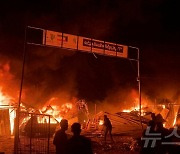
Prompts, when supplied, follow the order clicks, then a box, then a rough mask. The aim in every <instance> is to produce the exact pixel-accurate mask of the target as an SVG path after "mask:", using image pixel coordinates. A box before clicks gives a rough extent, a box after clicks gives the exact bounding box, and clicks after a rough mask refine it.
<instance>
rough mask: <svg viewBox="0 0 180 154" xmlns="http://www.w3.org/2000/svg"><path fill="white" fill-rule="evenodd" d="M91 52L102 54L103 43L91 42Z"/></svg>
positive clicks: (98, 41)
mask: <svg viewBox="0 0 180 154" xmlns="http://www.w3.org/2000/svg"><path fill="white" fill-rule="evenodd" d="M91 43H92V52H95V53H99V54H104V41H100V40H95V39H93V40H92V42H91Z"/></svg>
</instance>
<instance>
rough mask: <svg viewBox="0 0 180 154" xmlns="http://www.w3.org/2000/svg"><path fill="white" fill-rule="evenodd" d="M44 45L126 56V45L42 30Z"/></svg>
mask: <svg viewBox="0 0 180 154" xmlns="http://www.w3.org/2000/svg"><path fill="white" fill-rule="evenodd" d="M43 40H44V41H43V42H44V45H49V46H56V47H62V48H67V49H72V50H79V51H84V52H94V53H97V54H101V55H108V56H117V57H123V58H127V57H128V46H125V45H121V44H116V43H111V42H105V41H102V40H96V39H92V38H87V37H82V36H76V35H71V34H66V33H61V32H55V31H50V30H44V36H43Z"/></svg>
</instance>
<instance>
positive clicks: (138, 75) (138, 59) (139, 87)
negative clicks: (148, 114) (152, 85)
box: [129, 46, 143, 129]
mask: <svg viewBox="0 0 180 154" xmlns="http://www.w3.org/2000/svg"><path fill="white" fill-rule="evenodd" d="M129 47H130V48H133V49H136V50H137V69H138V72H137V82H138V90H139V118H140V123H141V127H142V129H143V124H142V119H141V115H142V114H141V107H142V104H141V78H140V54H139V48H137V47H133V46H129Z"/></svg>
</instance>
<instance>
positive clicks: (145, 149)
mask: <svg viewBox="0 0 180 154" xmlns="http://www.w3.org/2000/svg"><path fill="white" fill-rule="evenodd" d="M155 127H156V123H155V121H154V120H150V121H149V123H148V128H149V132H148V134H147V130H144V131H143V134H142V138H141V150H140V154H155V153H156V147H157V146H156V143H155V145H154V146H153V147H152V144H153V139H155V140H156V138H157V136H154V135H153V134H155V133H156V131H155ZM145 139H150V140H149V142H148V145H147V146H146V145H145Z"/></svg>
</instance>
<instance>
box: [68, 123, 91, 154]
mask: <svg viewBox="0 0 180 154" xmlns="http://www.w3.org/2000/svg"><path fill="white" fill-rule="evenodd" d="M71 131H72V132H73V136H72V137H71V138H70V139H69V140H68V143H67V154H93V152H92V147H91V141H90V139H88V138H86V137H84V136H82V135H80V133H81V125H80V124H79V123H74V124H72V126H71Z"/></svg>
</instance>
